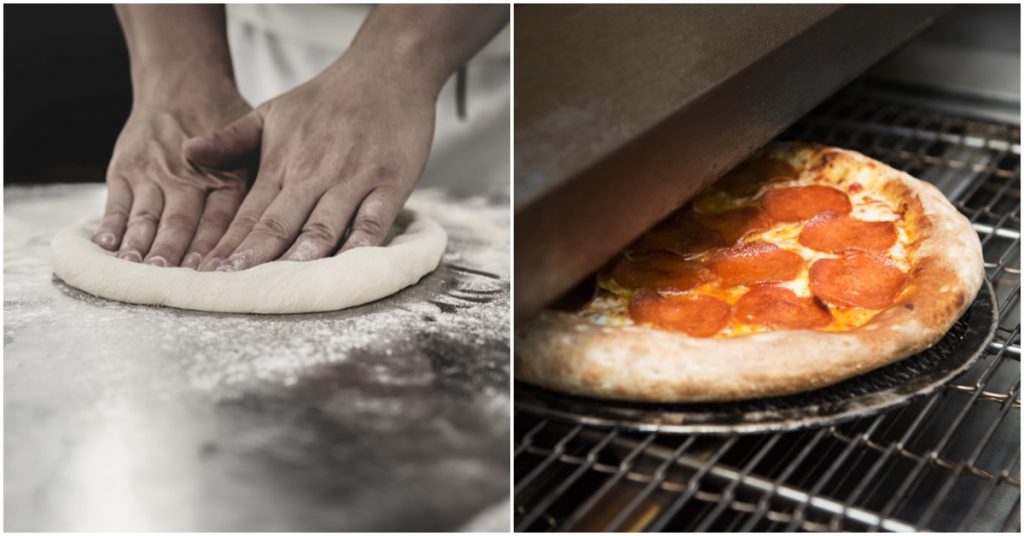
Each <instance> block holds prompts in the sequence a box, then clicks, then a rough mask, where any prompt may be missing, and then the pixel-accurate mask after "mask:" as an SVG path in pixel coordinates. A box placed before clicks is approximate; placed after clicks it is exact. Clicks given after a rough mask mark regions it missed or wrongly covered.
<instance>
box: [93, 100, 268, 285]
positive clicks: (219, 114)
mask: <svg viewBox="0 0 1024 536" xmlns="http://www.w3.org/2000/svg"><path fill="white" fill-rule="evenodd" d="M136 91H137V93H142V91H141V90H140V88H139V87H137V88H136ZM181 93H182V94H183V95H184V94H187V95H188V96H182V97H175V98H149V97H148V96H147V97H142V96H140V95H137V98H136V102H135V103H134V105H133V107H132V112H131V115H130V116H129V118H128V121H127V122H126V123H125V126H124V129H123V130H122V131H121V134H120V135H119V136H118V139H117V142H116V144H115V146H114V152H113V156H112V158H111V160H110V165H109V167H108V169H107V205H106V210H105V212H104V216H103V221H102V223H101V224H100V226H99V229H98V230H97V231H96V233H95V235H94V236H93V242H95V243H96V244H98V245H99V246H101V247H103V248H104V249H107V250H110V251H117V252H118V253H117V256H118V257H120V258H122V259H125V260H129V261H132V262H142V261H143V260H145V262H146V263H147V264H152V265H155V266H178V265H179V264H180V265H182V266H186V267H190V268H196V267H197V266H198V265H199V262H200V260H201V259H202V257H203V256H204V255H205V254H206V253H207V252H209V251H210V250H211V249H212V248H213V247H214V245H215V244H216V243H217V241H218V240H220V238H221V236H222V235H223V234H224V231H225V230H226V229H227V227H228V224H229V223H230V221H231V218H232V217H233V216H234V214H235V211H236V210H237V209H238V206H239V205H240V204H241V202H242V198H243V196H244V195H245V190H246V186H247V185H248V183H249V181H250V179H251V177H252V175H253V174H254V173H253V171H252V169H251V167H250V166H252V165H253V164H254V163H245V162H234V163H230V164H226V165H224V166H222V167H221V168H219V169H217V170H210V169H201V168H198V167H196V166H194V165H192V164H191V163H190V162H188V161H187V160H186V159H185V157H184V155H183V153H182V148H181V147H182V143H183V142H184V141H185V140H187V139H189V138H190V137H192V136H196V135H198V134H200V133H203V132H209V131H211V130H213V129H216V128H218V127H220V126H223V125H225V124H227V123H229V122H230V121H232V120H234V119H237V118H238V117H239V116H242V115H244V114H246V113H247V112H249V111H250V110H251V109H252V108H251V107H250V106H249V105H248V104H246V102H245V101H244V100H243V99H242V98H241V96H239V95H238V93H237V91H234V90H226V91H211V92H202V91H199V90H198V89H196V88H194V87H190V88H189V91H187V92H185V91H183V92H181Z"/></svg>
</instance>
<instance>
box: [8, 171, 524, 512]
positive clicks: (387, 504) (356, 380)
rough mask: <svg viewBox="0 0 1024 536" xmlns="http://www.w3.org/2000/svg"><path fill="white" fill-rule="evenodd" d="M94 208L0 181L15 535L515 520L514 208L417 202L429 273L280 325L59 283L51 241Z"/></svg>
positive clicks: (87, 196) (493, 203) (98, 202)
mask: <svg viewBox="0 0 1024 536" xmlns="http://www.w3.org/2000/svg"><path fill="white" fill-rule="evenodd" d="M495 197H498V198H495ZM103 198H104V191H103V189H102V187H101V186H100V185H83V186H66V185H61V186H48V187H38V188H21V187H14V188H6V189H5V200H4V202H5V209H6V215H5V231H4V233H5V235H4V238H5V243H4V248H5V251H4V254H5V261H4V262H5V264H4V273H5V282H4V286H5V289H4V290H5V302H4V312H5V315H6V320H5V326H4V328H5V337H4V350H5V354H6V355H5V357H6V359H5V369H4V373H5V399H4V405H5V417H6V426H5V430H4V432H5V434H6V437H7V441H6V449H5V462H6V467H7V472H6V476H5V482H4V484H5V496H4V505H5V507H6V514H7V515H6V528H7V529H10V530H24V531H36V530H48V531H64V530H93V531H106V530H119V529H120V530H138V531H147V530H162V531H193V530H209V531H236V530H250V531H251V530H261V531H262V530H269V531H347V530H385V531H387V530H392V531H401V530H410V529H414V528H415V529H419V530H434V531H443V530H454V529H458V528H460V527H463V526H466V523H471V526H472V527H480V528H488V527H490V526H497V527H499V528H500V527H507V526H508V509H507V508H505V509H504V512H502V509H501V507H500V505H501V504H502V503H503V502H504V501H506V497H507V495H508V474H509V473H508V471H509V461H508V444H509V440H510V438H509V427H508V419H509V397H508V363H509V357H508V356H509V340H508V323H509V313H508V309H509V273H508V272H509V269H508V209H507V198H506V199H500V196H492V198H491V199H489V200H488V199H484V198H462V199H449V198H447V197H446V196H445V194H443V193H441V192H440V191H439V190H433V189H428V190H424V191H422V192H418V193H416V194H415V195H414V196H413V198H412V201H411V206H413V207H415V208H417V209H419V210H423V211H424V213H426V214H428V215H429V216H430V217H432V218H434V219H435V220H437V221H438V222H439V223H440V224H441V225H442V226H444V228H445V230H446V231H447V232H448V235H449V244H448V249H447V251H446V253H445V255H444V257H443V258H442V261H441V266H440V267H438V269H437V270H436V271H435V272H433V273H431V274H429V275H428V276H426V277H424V278H423V279H422V280H421V281H420V282H419V283H418V284H416V285H414V286H413V287H410V288H407V289H405V290H403V291H401V292H399V293H398V294H395V295H394V296H391V297H388V298H386V299H383V300H380V301H377V302H374V303H371V304H368V305H365V306H361V307H356V308H353V309H349V310H345V311H339V312H332V313H317V314H303V315H287V316H258V315H230V314H217V313H200V312H191V311H182V310H177V309H170V308H162V307H148V306H137V305H127V304H122V303H118V302H112V301H107V300H102V299H98V298H94V297H92V296H89V295H88V294H86V293H84V292H81V291H78V290H76V289H73V288H71V287H68V286H67V285H64V284H63V283H61V282H60V281H59V280H56V278H54V276H53V274H52V272H51V266H52V263H51V258H50V250H49V241H50V239H51V238H52V236H53V234H54V233H55V232H56V231H57V230H58V229H61V228H63V227H65V226H67V225H69V224H71V223H73V222H75V221H78V220H80V219H81V218H84V217H88V216H90V215H94V214H98V213H99V212H100V210H101V208H102V206H103ZM506 504H507V503H506ZM481 516H484V517H483V518H481ZM502 518H503V519H502Z"/></svg>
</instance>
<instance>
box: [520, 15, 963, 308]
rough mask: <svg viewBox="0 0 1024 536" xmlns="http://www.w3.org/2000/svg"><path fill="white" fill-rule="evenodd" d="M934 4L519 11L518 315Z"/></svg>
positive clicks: (907, 30)
mask: <svg viewBox="0 0 1024 536" xmlns="http://www.w3.org/2000/svg"><path fill="white" fill-rule="evenodd" d="M942 9H943V8H941V7H937V6H921V5H916V6H910V5H907V6H869V5H857V6H799V7H793V6H790V7H785V6H714V7H709V6H629V8H628V9H627V8H626V7H623V6H602V7H600V8H594V7H586V6H555V7H549V6H529V7H526V8H524V7H517V8H516V17H517V30H518V31H517V32H516V78H517V80H516V133H515V143H516V170H515V187H516V191H515V206H516V214H515V251H516V255H515V273H516V278H517V281H518V282H519V284H518V285H516V289H515V307H516V312H515V315H516V318H517V319H522V318H525V317H527V316H529V315H531V314H533V313H534V312H536V311H537V310H538V309H540V308H541V307H542V306H544V305H545V304H546V303H548V302H550V301H551V300H552V299H554V298H555V297H557V296H558V295H559V294H561V293H563V292H565V291H567V290H568V289H569V288H571V286H572V285H573V284H574V283H576V282H577V281H579V280H580V279H582V278H583V277H584V276H585V275H587V274H588V273H590V272H592V271H593V270H595V269H596V268H598V267H599V266H600V265H601V263H603V262H604V261H606V260H607V259H608V258H610V257H612V256H613V255H614V254H615V253H617V252H618V251H620V250H621V249H622V247H623V246H625V245H626V244H627V243H628V242H629V241H630V240H632V239H633V238H635V237H636V236H637V235H639V234H640V233H641V232H643V231H644V230H645V229H647V228H649V227H650V226H651V224H653V223H654V222H655V221H657V220H658V219H660V218H662V217H664V216H665V215H667V214H668V213H669V212H671V211H672V210H673V209H675V208H677V207H679V206H680V205H682V204H683V203H685V201H687V200H688V199H689V198H690V197H692V196H693V194H694V193H695V192H696V191H698V190H699V189H700V188H702V187H703V186H705V185H706V184H708V183H710V182H711V181H713V180H714V179H715V178H717V177H718V176H720V175H721V174H722V173H723V172H724V171H725V170H728V169H729V168H730V167H732V166H734V165H735V164H736V163H738V162H739V161H740V160H742V159H743V158H744V157H746V156H747V155H749V154H750V153H752V152H753V151H754V150H755V149H757V148H758V147H760V146H762V145H763V144H764V143H765V142H766V141H768V140H769V139H770V138H771V137H772V136H774V135H776V134H778V133H779V132H780V131H781V130H782V129H783V128H784V127H785V126H786V125H788V124H790V123H792V122H793V121H795V120H796V119H797V118H799V117H800V116H802V115H803V114H804V113H806V112H807V111H809V110H810V109H811V108H812V107H813V106H814V105H816V104H817V103H819V102H821V101H822V100H824V98H826V97H827V96H828V95H829V94H831V93H832V92H834V91H836V90H837V89H839V88H840V87H842V86H843V85H844V84H846V83H848V82H849V81H850V80H851V79H852V78H854V77H855V76H856V75H857V74H859V73H861V72H863V71H864V70H865V69H867V68H868V67H869V66H870V65H872V64H873V63H874V62H876V61H877V60H878V59H879V58H880V57H882V56H883V55H884V54H886V53H887V52H889V51H891V50H893V49H894V48H895V47H896V46H897V45H898V44H900V43H902V42H903V41H904V40H906V39H907V38H909V37H910V36H912V35H913V34H914V33H916V32H917V31H918V30H920V29H921V28H923V27H924V26H925V25H927V24H928V23H929V22H930V21H931V19H932V18H933V17H934V16H935V15H936V14H937V13H939V12H940V11H941V10H942ZM574 36H575V37H574ZM531 73H533V74H531ZM595 73H598V74H595ZM545 77H546V78H545Z"/></svg>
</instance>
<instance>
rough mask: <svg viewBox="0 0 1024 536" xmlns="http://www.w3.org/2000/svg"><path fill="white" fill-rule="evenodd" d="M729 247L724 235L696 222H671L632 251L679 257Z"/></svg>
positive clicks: (651, 233) (657, 228) (638, 243)
mask: <svg viewBox="0 0 1024 536" xmlns="http://www.w3.org/2000/svg"><path fill="white" fill-rule="evenodd" d="M727 245H728V244H726V243H725V238H724V237H722V233H719V232H718V231H715V230H712V229H708V228H707V227H704V226H701V225H697V224H696V223H695V222H675V221H669V222H667V223H663V224H661V225H659V226H658V227H655V228H654V229H652V230H650V231H648V232H647V234H645V235H644V236H643V237H642V238H640V240H639V241H638V242H637V243H636V244H635V245H634V246H633V247H632V248H630V249H631V250H632V251H635V252H638V253H645V252H653V251H672V252H674V253H677V254H679V255H688V254H692V253H700V252H701V251H706V250H709V249H711V248H720V247H725V246H727Z"/></svg>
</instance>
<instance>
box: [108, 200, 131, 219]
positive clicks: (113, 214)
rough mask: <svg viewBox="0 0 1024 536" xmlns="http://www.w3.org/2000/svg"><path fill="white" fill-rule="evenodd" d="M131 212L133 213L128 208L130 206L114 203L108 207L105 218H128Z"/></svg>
mask: <svg viewBox="0 0 1024 536" xmlns="http://www.w3.org/2000/svg"><path fill="white" fill-rule="evenodd" d="M129 214H131V211H130V210H128V207H126V206H124V205H120V204H113V203H112V204H111V205H110V206H109V207H107V215H106V218H104V219H118V220H121V219H127V218H128V216H129Z"/></svg>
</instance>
